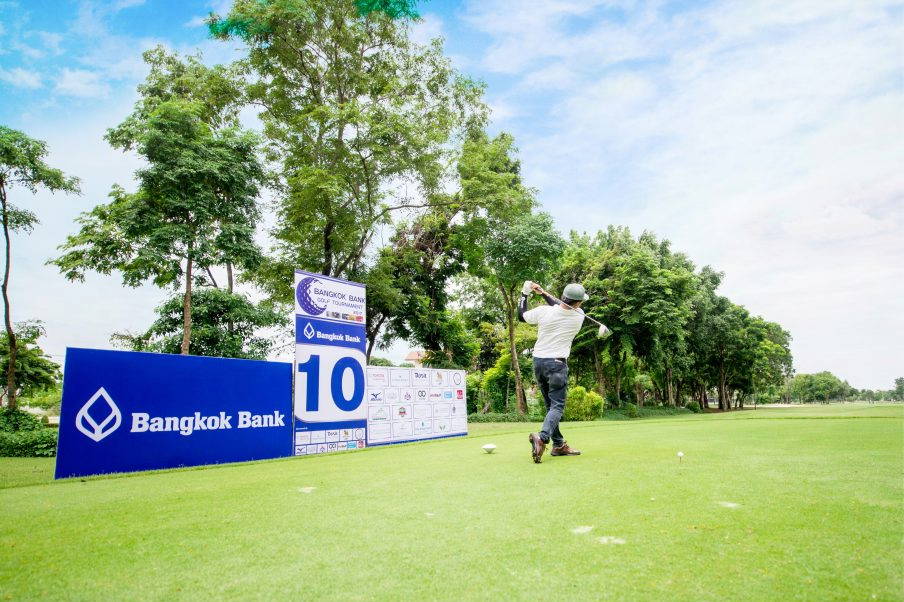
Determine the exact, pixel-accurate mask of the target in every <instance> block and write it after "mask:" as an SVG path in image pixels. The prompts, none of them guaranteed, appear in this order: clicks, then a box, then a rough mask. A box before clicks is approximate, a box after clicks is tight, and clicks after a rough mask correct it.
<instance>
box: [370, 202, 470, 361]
mask: <svg viewBox="0 0 904 602" xmlns="http://www.w3.org/2000/svg"><path fill="white" fill-rule="evenodd" d="M455 213H457V210H456V209H453V208H451V207H442V208H436V209H435V210H434V211H431V212H429V213H427V214H425V215H423V216H421V217H420V218H418V219H416V220H415V221H414V222H413V223H411V224H400V225H399V227H398V228H397V229H396V233H395V235H394V236H393V238H392V248H391V250H388V249H387V250H386V251H385V253H386V254H387V255H388V256H390V257H391V261H392V265H393V278H394V282H395V285H396V286H397V287H398V288H399V289H400V290H401V291H404V293H403V294H402V295H401V300H400V303H399V305H398V306H397V308H396V312H395V314H394V315H393V316H392V318H391V320H390V329H389V331H388V333H387V334H388V337H387V339H388V340H391V339H392V338H395V337H401V338H405V339H411V340H413V341H414V342H415V343H417V344H418V345H419V346H422V347H423V348H424V350H425V352H426V356H425V358H424V362H425V364H427V365H431V366H436V367H459V368H466V369H467V368H470V367H471V362H472V360H473V357H474V355H475V353H476V352H477V345H476V344H475V342H474V341H473V339H472V337H471V336H470V334H469V333H468V332H467V330H466V329H465V326H464V323H463V322H462V320H461V319H460V317H459V316H458V315H457V314H456V313H454V312H453V311H451V309H450V308H449V301H450V292H449V290H448V287H447V284H448V281H449V279H450V278H452V277H453V276H455V275H457V274H460V273H461V272H462V271H464V269H465V267H464V263H463V261H462V259H463V258H462V251H461V249H460V248H459V247H458V246H456V244H455V237H454V236H453V233H454V230H455V228H456V226H453V225H452V224H451V221H452V220H451V218H450V216H451V215H453V214H455Z"/></svg>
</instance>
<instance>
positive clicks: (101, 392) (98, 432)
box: [75, 387, 122, 442]
mask: <svg viewBox="0 0 904 602" xmlns="http://www.w3.org/2000/svg"><path fill="white" fill-rule="evenodd" d="M95 404H97V407H94V406H95ZM92 408H94V413H95V415H98V414H100V415H106V418H104V419H103V420H101V421H100V422H97V421H96V420H95V419H94V418H93V417H92V416H91V413H90V412H91V409H92ZM120 424H122V414H121V413H120V411H119V408H118V407H117V406H116V404H115V403H113V400H112V399H111V398H110V395H109V394H108V393H107V391H106V390H105V389H104V388H103V387H101V388H100V389H98V390H97V393H95V394H94V395H92V396H91V399H89V400H88V403H86V404H85V405H83V406H82V409H80V410H79V411H78V414H76V415H75V428H77V429H78V430H79V431H81V433H82V434H83V435H85V436H86V437H88V438H89V439H91V440H92V441H95V442H97V441H100V440H101V439H103V438H104V437H106V436H107V435H109V434H110V433H112V432H113V431H115V430H116V429H118V428H119V425H120Z"/></svg>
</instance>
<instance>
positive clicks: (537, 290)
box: [530, 282, 546, 294]
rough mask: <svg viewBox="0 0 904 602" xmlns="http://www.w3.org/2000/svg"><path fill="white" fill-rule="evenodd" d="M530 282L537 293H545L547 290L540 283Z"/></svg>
mask: <svg viewBox="0 0 904 602" xmlns="http://www.w3.org/2000/svg"><path fill="white" fill-rule="evenodd" d="M530 284H531V290H533V291H534V292H535V293H538V294H543V293H545V292H546V291H544V290H543V287H542V286H540V285H539V284H537V283H536V282H531V283H530Z"/></svg>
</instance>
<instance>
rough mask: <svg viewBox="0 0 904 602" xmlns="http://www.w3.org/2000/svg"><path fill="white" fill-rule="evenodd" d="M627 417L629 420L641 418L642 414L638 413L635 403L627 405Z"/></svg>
mask: <svg viewBox="0 0 904 602" xmlns="http://www.w3.org/2000/svg"><path fill="white" fill-rule="evenodd" d="M625 416H627V417H628V418H639V417H640V412H638V411H637V406H636V405H634V404H633V403H629V404H627V405H625Z"/></svg>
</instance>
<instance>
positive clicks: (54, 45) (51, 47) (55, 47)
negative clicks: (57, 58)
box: [32, 31, 63, 55]
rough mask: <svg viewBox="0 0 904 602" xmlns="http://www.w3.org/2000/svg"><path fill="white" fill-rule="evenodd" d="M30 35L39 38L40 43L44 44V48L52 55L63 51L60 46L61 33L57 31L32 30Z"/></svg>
mask: <svg viewBox="0 0 904 602" xmlns="http://www.w3.org/2000/svg"><path fill="white" fill-rule="evenodd" d="M32 35H34V36H35V37H37V38H38V39H39V40H41V43H42V44H43V45H44V48H45V49H46V50H47V51H48V52H49V53H51V54H53V55H60V54H62V53H63V49H62V48H61V47H60V44H61V43H62V41H63V35H62V34H59V33H52V32H49V31H35V32H32Z"/></svg>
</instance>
